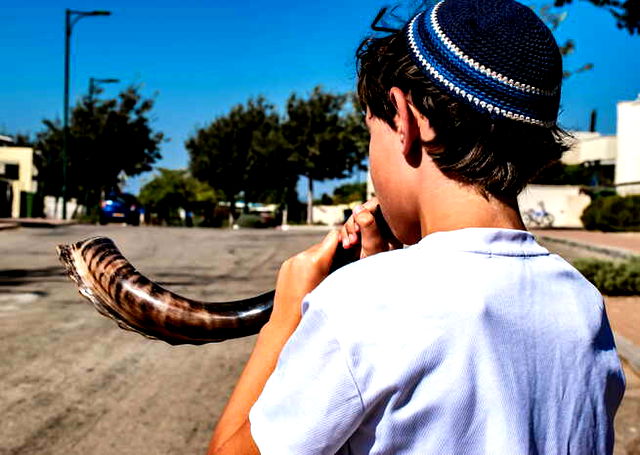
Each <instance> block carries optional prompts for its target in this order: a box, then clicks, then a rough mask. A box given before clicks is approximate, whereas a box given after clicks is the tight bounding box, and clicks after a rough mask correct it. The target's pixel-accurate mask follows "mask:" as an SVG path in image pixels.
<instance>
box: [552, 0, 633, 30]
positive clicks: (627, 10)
mask: <svg viewBox="0 0 640 455" xmlns="http://www.w3.org/2000/svg"><path fill="white" fill-rule="evenodd" d="M587 1H588V2H589V3H591V4H593V5H595V6H597V7H601V8H605V9H606V10H607V11H609V12H610V13H611V15H612V16H613V17H614V18H615V19H616V26H617V27H618V28H620V29H624V30H626V31H628V32H629V34H630V35H633V34H640V2H639V1H638V0H627V1H624V2H623V1H620V0H587ZM571 3H573V0H555V2H554V6H565V5H569V4H571Z"/></svg>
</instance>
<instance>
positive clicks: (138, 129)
mask: <svg viewBox="0 0 640 455" xmlns="http://www.w3.org/2000/svg"><path fill="white" fill-rule="evenodd" d="M152 108H153V100H151V99H144V98H143V97H142V95H140V93H138V89H137V88H136V87H130V88H128V89H126V90H124V91H123V92H121V93H120V94H119V95H118V97H117V98H115V99H107V100H100V99H98V100H96V99H93V100H90V99H89V98H88V97H87V98H84V99H83V100H81V101H80V102H79V103H78V104H77V105H76V106H75V107H74V108H73V110H72V112H71V119H70V125H69V142H68V144H67V166H68V167H67V195H68V196H69V197H76V198H78V199H79V200H80V201H81V202H83V203H84V205H85V206H87V208H90V207H92V206H96V205H97V204H98V201H99V199H100V194H101V193H102V192H103V191H107V190H109V189H111V188H114V187H116V186H118V184H119V176H120V175H121V174H124V175H127V176H134V175H138V174H141V173H143V172H147V171H150V170H151V166H152V165H153V163H155V162H156V161H157V160H159V159H160V158H161V155H160V151H159V145H160V143H161V142H162V141H163V137H164V136H163V134H162V133H159V132H154V131H153V130H152V128H151V126H150V122H151V120H150V117H149V114H150V112H151V110H152ZM43 123H44V126H45V129H44V130H43V131H41V132H39V133H38V134H37V138H36V144H35V149H36V153H35V156H34V161H35V165H36V167H37V168H38V180H39V185H38V186H39V191H40V192H42V194H47V195H52V196H61V194H62V165H63V163H62V143H63V127H62V125H61V124H60V121H58V120H56V121H54V120H44V121H43Z"/></svg>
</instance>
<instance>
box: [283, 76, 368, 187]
mask: <svg viewBox="0 0 640 455" xmlns="http://www.w3.org/2000/svg"><path fill="white" fill-rule="evenodd" d="M348 99H349V97H348V95H336V94H333V93H328V92H324V91H323V90H322V88H321V87H316V88H315V89H314V90H313V92H312V93H311V94H310V95H309V97H308V98H306V99H304V98H300V97H298V95H296V94H295V93H294V94H292V95H291V96H290V97H289V100H288V101H287V120H286V121H285V122H284V124H283V135H284V138H285V140H286V141H287V143H288V145H289V147H290V150H291V156H290V158H289V161H291V162H292V163H294V164H295V168H296V169H295V170H296V173H297V174H298V175H304V176H306V177H309V178H310V179H312V180H316V181H318V180H326V179H337V178H344V177H347V176H348V175H349V174H350V172H351V171H352V170H353V169H354V168H355V167H361V166H362V161H363V160H364V158H365V155H366V140H364V141H363V136H366V132H365V128H364V126H363V122H362V120H361V119H360V118H359V116H358V115H357V114H355V113H353V112H348V113H347V112H346V111H345V106H346V103H347V101H348Z"/></svg>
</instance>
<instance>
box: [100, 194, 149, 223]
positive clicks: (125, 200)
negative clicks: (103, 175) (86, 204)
mask: <svg viewBox="0 0 640 455" xmlns="http://www.w3.org/2000/svg"><path fill="white" fill-rule="evenodd" d="M141 213H142V206H141V205H140V202H138V200H137V199H136V197H135V196H133V195H132V194H127V193H109V194H107V196H106V197H105V198H104V199H103V200H102V201H101V202H100V224H103V225H104V224H107V223H112V222H115V223H127V224H130V225H132V226H138V225H139V224H140V214H141Z"/></svg>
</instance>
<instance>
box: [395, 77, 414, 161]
mask: <svg viewBox="0 0 640 455" xmlns="http://www.w3.org/2000/svg"><path fill="white" fill-rule="evenodd" d="M389 97H390V98H391V102H392V103H393V105H394V106H395V108H396V116H395V118H394V122H395V126H396V132H397V134H398V136H399V139H400V142H401V145H402V152H403V153H404V154H405V155H408V154H409V153H410V152H411V149H412V146H413V143H414V142H415V140H416V139H417V138H418V136H419V135H420V129H419V126H418V119H417V118H416V111H415V108H413V106H411V104H410V103H409V100H408V98H407V95H406V94H405V93H404V92H403V91H402V90H400V89H399V88H398V87H392V88H391V90H389Z"/></svg>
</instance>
